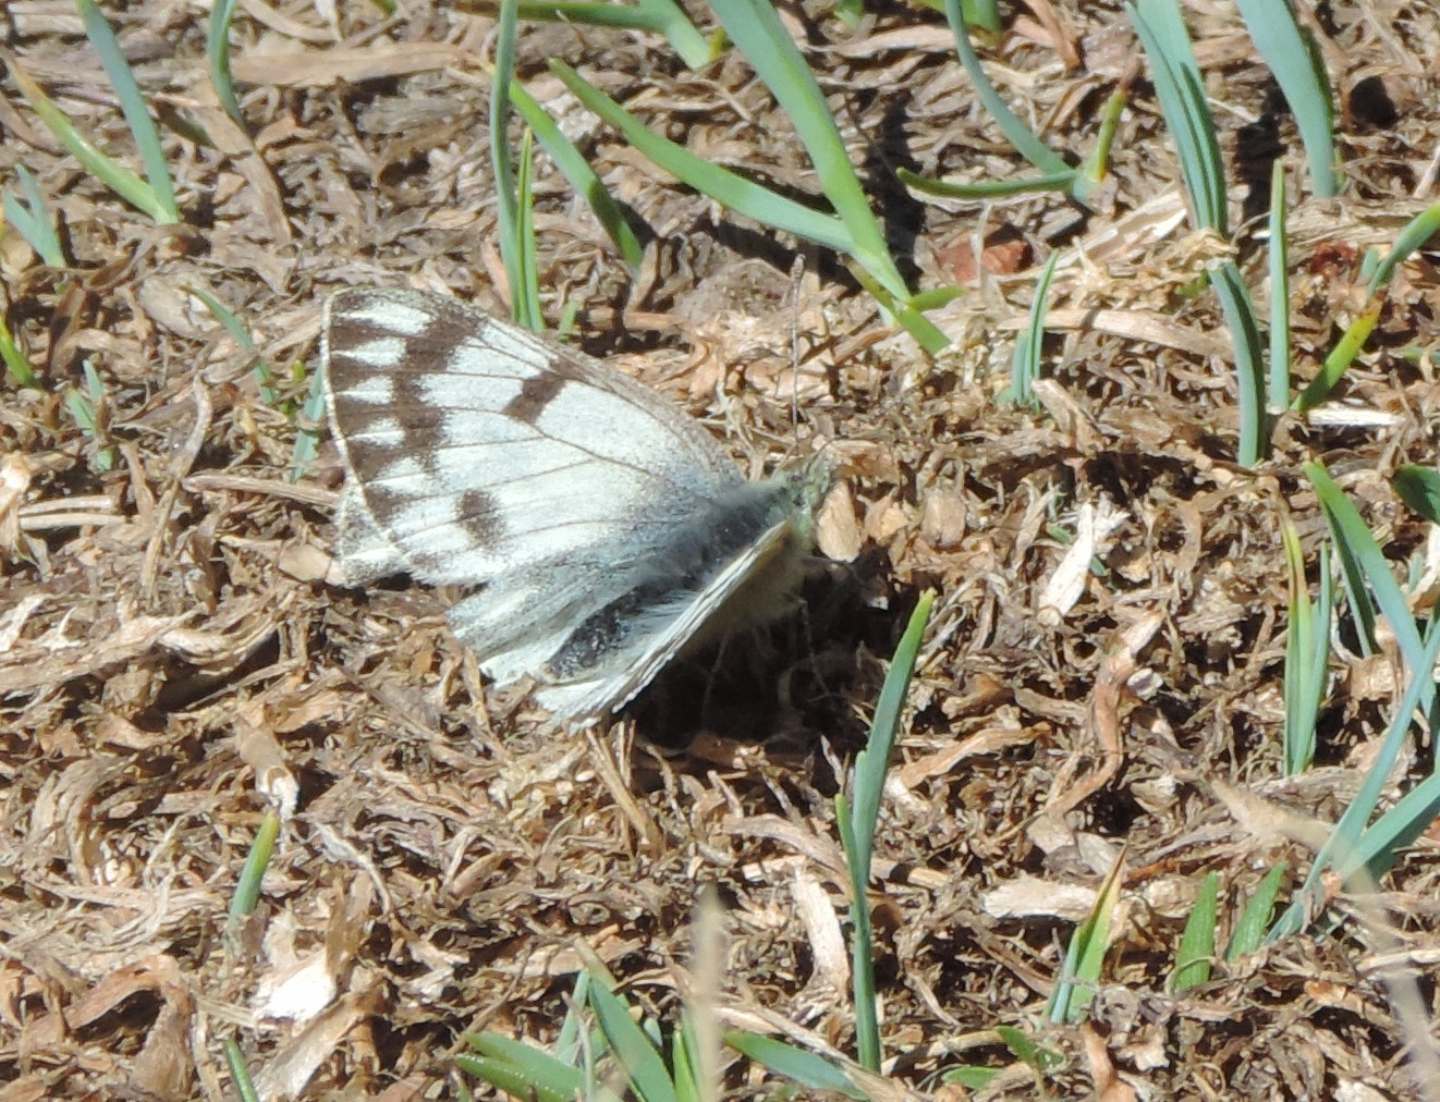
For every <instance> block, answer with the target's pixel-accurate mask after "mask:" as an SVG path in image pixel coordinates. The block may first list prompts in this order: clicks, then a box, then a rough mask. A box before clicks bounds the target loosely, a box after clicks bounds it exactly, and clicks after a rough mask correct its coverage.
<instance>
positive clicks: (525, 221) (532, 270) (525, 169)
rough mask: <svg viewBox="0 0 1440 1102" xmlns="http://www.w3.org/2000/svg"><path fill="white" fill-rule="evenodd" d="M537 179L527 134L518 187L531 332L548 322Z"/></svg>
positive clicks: (522, 272)
mask: <svg viewBox="0 0 1440 1102" xmlns="http://www.w3.org/2000/svg"><path fill="white" fill-rule="evenodd" d="M511 83H512V84H513V83H514V81H511ZM534 179H535V138H534V135H532V134H531V133H530V131H529V130H526V131H525V136H524V138H522V139H521V141H520V174H519V178H518V179H517V180H516V185H515V192H516V199H517V201H518V213H519V215H520V219H519V223H518V225H517V226H516V232H517V233H519V235H520V240H519V247H520V278H521V281H522V283H521V286H522V288H523V290H524V295H525V315H526V316H527V317H529V318H532V319H533V324H532V325H531V328H533V329H536V330H539V329H543V328H544V327H545V321H544V315H543V314H542V313H541V312H540V267H539V265H540V261H539V259H538V256H537V253H536V248H535V194H534V191H533V184H534Z"/></svg>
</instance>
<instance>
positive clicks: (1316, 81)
mask: <svg viewBox="0 0 1440 1102" xmlns="http://www.w3.org/2000/svg"><path fill="white" fill-rule="evenodd" d="M1236 5H1237V6H1238V7H1239V9H1240V14H1241V16H1242V17H1243V18H1244V20H1245V26H1246V27H1247V28H1248V29H1249V31H1250V38H1251V40H1252V41H1254V43H1255V48H1256V49H1257V50H1259V51H1260V56H1261V57H1262V58H1264V59H1265V64H1266V65H1267V66H1268V67H1269V69H1270V72H1271V73H1273V74H1274V75H1275V82H1276V83H1277V84H1279V85H1280V91H1281V92H1283V93H1284V95H1285V101H1286V102H1287V103H1288V104H1289V105H1290V111H1291V113H1292V114H1293V115H1294V116H1295V125H1296V126H1297V127H1299V130H1300V139H1301V141H1303V142H1304V143H1305V157H1306V160H1307V161H1308V163H1309V165H1310V186H1311V189H1312V190H1313V191H1314V192H1315V194H1316V195H1319V196H1321V197H1322V198H1330V197H1332V196H1334V195H1337V194H1338V193H1339V190H1340V185H1339V181H1338V180H1337V178H1336V176H1335V137H1334V129H1335V104H1334V101H1333V100H1332V98H1331V96H1330V83H1329V81H1328V80H1327V78H1326V76H1325V65H1324V62H1323V61H1322V60H1321V58H1320V54H1319V51H1317V50H1316V48H1315V43H1314V41H1313V40H1312V39H1311V38H1310V36H1309V35H1308V34H1307V33H1306V32H1305V31H1304V30H1302V29H1301V27H1300V25H1299V24H1298V23H1296V22H1295V13H1294V12H1292V11H1291V10H1290V5H1289V4H1288V3H1287V2H1285V0H1236ZM1276 164H1277V165H1278V164H1279V162H1278V161H1277V162H1276Z"/></svg>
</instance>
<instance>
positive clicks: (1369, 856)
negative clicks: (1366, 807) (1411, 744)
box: [1335, 773, 1440, 881]
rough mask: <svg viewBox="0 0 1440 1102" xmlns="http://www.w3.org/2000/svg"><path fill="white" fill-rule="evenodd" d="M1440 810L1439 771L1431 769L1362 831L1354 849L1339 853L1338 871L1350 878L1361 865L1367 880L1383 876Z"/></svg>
mask: <svg viewBox="0 0 1440 1102" xmlns="http://www.w3.org/2000/svg"><path fill="white" fill-rule="evenodd" d="M1437 814H1440V774H1435V773H1432V774H1431V775H1430V776H1428V777H1426V778H1425V779H1424V780H1423V781H1421V782H1420V783H1419V784H1417V785H1416V786H1415V787H1414V788H1413V789H1411V790H1410V791H1409V792H1407V793H1405V795H1404V796H1402V797H1400V799H1398V800H1396V801H1395V806H1394V807H1392V808H1390V810H1388V811H1386V812H1385V813H1384V814H1383V815H1381V816H1380V818H1379V819H1377V820H1375V823H1374V824H1373V825H1372V826H1371V827H1370V828H1369V829H1368V830H1366V831H1365V833H1364V834H1363V835H1361V838H1360V842H1359V844H1357V845H1356V846H1355V847H1354V849H1353V850H1352V851H1346V852H1345V853H1344V854H1343V856H1337V859H1336V861H1335V871H1336V872H1337V873H1338V874H1339V876H1340V877H1341V879H1342V881H1348V880H1349V879H1350V878H1351V877H1352V876H1354V875H1355V874H1356V873H1357V872H1360V871H1361V870H1362V869H1363V870H1364V872H1365V877H1366V879H1368V880H1371V881H1374V880H1377V879H1379V878H1380V877H1381V876H1384V875H1385V873H1387V872H1389V871H1390V869H1391V868H1393V867H1394V865H1395V862H1396V861H1398V860H1399V859H1400V853H1401V851H1402V850H1404V849H1405V848H1406V847H1407V846H1409V845H1411V844H1412V843H1414V842H1415V840H1416V839H1418V838H1419V837H1420V836H1421V835H1422V834H1424V833H1426V832H1427V831H1428V830H1429V829H1430V826H1431V824H1432V823H1434V822H1435V819H1436V816H1437Z"/></svg>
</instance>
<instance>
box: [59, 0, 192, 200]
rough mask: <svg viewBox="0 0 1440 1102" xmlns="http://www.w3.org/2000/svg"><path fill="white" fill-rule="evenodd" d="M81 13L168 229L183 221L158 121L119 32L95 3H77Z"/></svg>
mask: <svg viewBox="0 0 1440 1102" xmlns="http://www.w3.org/2000/svg"><path fill="white" fill-rule="evenodd" d="M75 6H76V7H77V8H79V9H80V19H81V21H82V22H83V23H84V25H85V35H86V37H87V38H89V39H90V44H91V45H92V46H93V47H95V52H96V53H97V54H99V55H100V64H101V65H103V66H104V67H105V74H106V75H107V76H108V77H109V78H110V85H111V87H113V88H114V89H115V95H116V97H117V98H118V99H119V100H120V110H121V111H123V112H124V113H125V122H126V124H127V125H128V126H129V127H130V133H131V135H132V136H133V137H134V138H135V148H136V149H137V150H139V152H140V163H141V164H143V165H144V166H145V177H146V179H147V180H148V181H149V182H150V192H151V194H152V195H153V196H154V197H155V204H156V206H157V208H158V209H159V210H160V212H161V214H162V215H163V217H161V218H160V219H158V221H160V222H161V223H163V224H164V225H173V224H174V223H176V222H178V221H180V208H179V207H178V206H176V205H175V185H174V183H173V182H172V181H171V179H170V165H169V164H168V163H167V162H166V160H165V149H164V147H163V146H162V145H161V144H160V132H159V131H158V130H156V129H155V120H154V119H152V118H151V117H150V110H149V108H147V107H146V106H145V97H144V96H143V95H142V94H141V92H140V86H139V85H138V84H136V83H135V74H134V73H133V72H131V71H130V63H129V62H128V61H126V60H125V54H124V52H123V51H121V49H120V43H119V42H118V41H117V40H116V38H115V32H114V31H113V30H112V29H111V27H110V24H109V23H108V22H106V20H105V17H104V16H103V15H101V14H100V9H99V8H98V7H96V6H95V2H94V0H75Z"/></svg>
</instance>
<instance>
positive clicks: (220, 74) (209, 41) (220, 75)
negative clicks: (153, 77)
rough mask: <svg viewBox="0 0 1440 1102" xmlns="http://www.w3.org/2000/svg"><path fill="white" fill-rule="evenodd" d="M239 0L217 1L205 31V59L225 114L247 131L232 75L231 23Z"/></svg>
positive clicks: (212, 5) (211, 83)
mask: <svg viewBox="0 0 1440 1102" xmlns="http://www.w3.org/2000/svg"><path fill="white" fill-rule="evenodd" d="M235 3H236V0H213V2H212V4H211V6H210V23H209V26H208V27H207V28H206V32H205V60H206V61H207V62H208V63H209V66H210V85H211V87H213V88H214V89H215V95H216V98H218V99H219V100H220V106H221V107H223V108H224V109H225V113H226V114H227V115H229V116H230V117H231V118H232V119H234V120H235V123H236V125H238V126H239V127H240V129H241V130H244V129H245V116H244V115H243V114H241V112H240V101H239V100H238V99H237V98H236V97H235V82H234V80H232V79H231V76H230V20H231V19H232V18H234V15H235Z"/></svg>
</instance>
